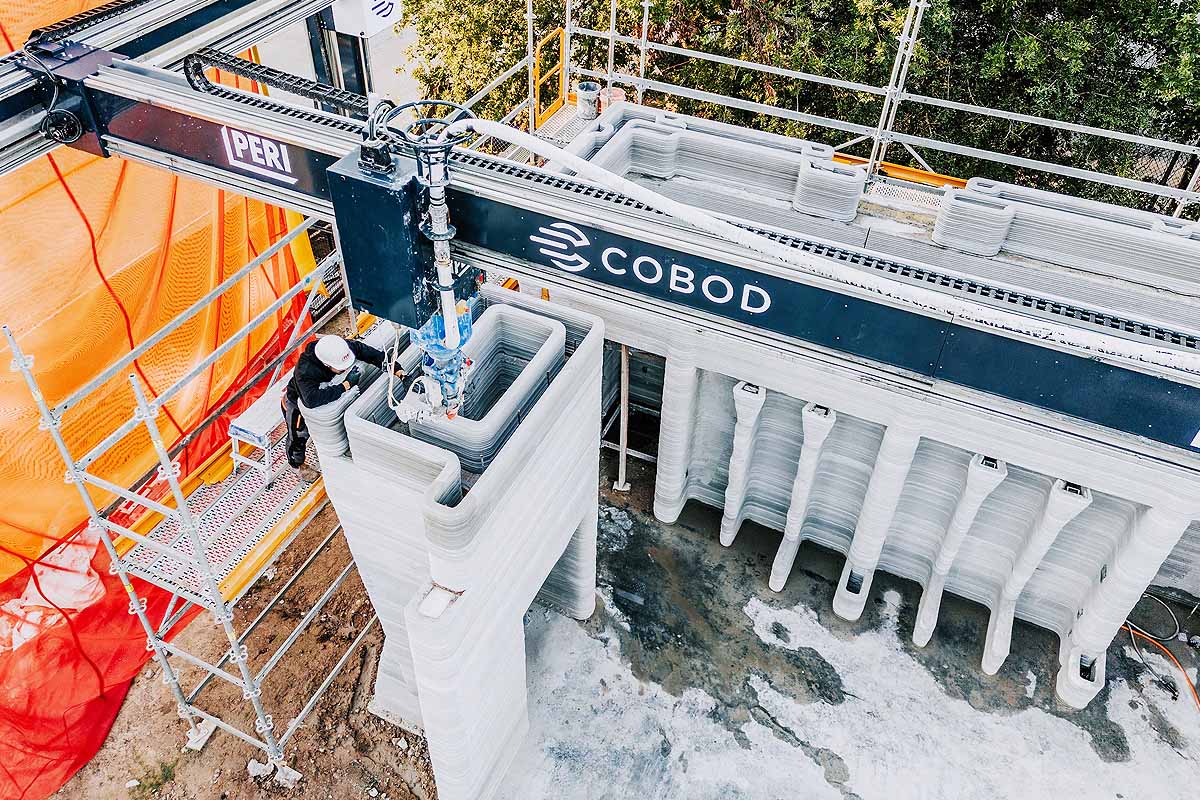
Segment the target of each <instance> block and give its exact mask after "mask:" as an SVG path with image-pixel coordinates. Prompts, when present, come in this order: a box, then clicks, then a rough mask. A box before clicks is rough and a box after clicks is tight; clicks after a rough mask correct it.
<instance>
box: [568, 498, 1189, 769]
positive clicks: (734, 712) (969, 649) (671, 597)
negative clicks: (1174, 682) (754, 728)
mask: <svg viewBox="0 0 1200 800" xmlns="http://www.w3.org/2000/svg"><path fill="white" fill-rule="evenodd" d="M608 499H609V500H611V501H616V502H620V500H621V499H622V496H621V495H610V496H609V498H608ZM635 502H636V501H635ZM647 506H648V504H647ZM614 515H615V516H614ZM719 521H720V513H719V512H718V511H716V510H715V509H710V508H707V507H705V506H703V505H700V504H698V503H694V502H693V503H689V505H688V507H687V508H686V509H685V511H684V513H683V515H682V516H681V519H680V520H679V522H678V523H677V524H675V525H669V526H668V525H662V524H661V523H658V522H657V521H656V520H654V519H653V517H652V516H651V515H650V514H649V513H648V512H647V511H643V510H641V509H640V508H638V507H624V508H611V510H609V511H606V512H605V514H604V515H602V520H601V536H600V539H601V552H600V580H599V582H600V584H601V587H602V590H603V591H606V594H607V597H608V598H611V604H612V608H611V609H609V611H611V612H612V613H614V614H615V615H618V616H619V617H620V618H622V619H623V620H624V621H625V622H626V623H627V624H628V629H624V628H620V627H619V626H618V629H617V635H618V636H619V638H620V644H621V649H622V653H623V654H624V656H625V657H627V658H628V659H629V662H630V666H631V669H632V671H633V673H634V674H635V675H636V676H637V677H638V678H640V679H642V680H647V681H653V682H655V683H658V684H660V685H661V686H662V687H663V688H664V689H665V690H666V691H668V692H670V693H671V694H673V695H675V696H679V695H680V694H681V693H682V692H683V691H685V690H686V689H688V688H691V687H695V688H698V689H701V690H703V691H704V692H706V693H708V694H709V695H711V696H712V697H713V698H715V699H716V700H717V707H716V710H714V712H713V716H714V719H716V720H717V721H719V722H720V723H721V724H722V725H723V726H724V727H725V728H726V729H727V730H729V731H730V733H731V734H732V735H733V736H734V737H735V738H736V739H737V740H738V741H739V743H741V744H742V745H743V747H746V746H748V742H747V741H746V740H745V736H744V734H743V733H742V732H741V728H742V726H744V725H745V723H746V722H747V721H749V720H755V721H757V722H759V723H760V724H762V725H764V726H765V727H767V728H769V729H770V730H772V731H773V732H774V733H775V734H776V736H778V737H780V738H783V739H785V740H788V741H790V742H791V743H792V744H793V745H794V746H796V747H798V748H799V749H801V750H803V751H804V752H805V753H806V754H807V755H808V756H809V758H811V759H813V760H814V761H816V762H817V763H819V764H821V765H822V766H823V767H825V768H826V779H827V781H828V782H829V783H830V784H831V785H833V786H837V787H838V788H842V784H844V783H845V782H846V780H847V778H846V777H843V776H842V774H841V773H842V771H843V770H844V769H845V765H844V763H843V764H842V766H841V767H838V766H837V765H838V763H839V762H841V758H840V757H839V756H838V755H837V754H836V753H832V752H828V751H827V752H820V751H819V750H818V749H815V748H811V747H810V746H808V745H806V743H805V742H804V740H803V736H801V735H799V734H797V733H796V732H793V731H789V730H787V729H786V726H780V725H779V724H778V723H775V722H773V721H772V719H771V718H770V716H769V715H768V714H766V712H765V710H764V709H763V708H762V707H761V706H760V705H759V704H758V702H757V700H756V695H755V692H754V691H753V690H752V689H751V688H750V686H749V684H748V683H747V681H748V679H749V678H750V677H751V676H759V677H762V678H764V679H766V680H768V681H770V683H771V684H772V686H773V688H775V689H776V690H777V691H778V692H780V693H782V694H784V695H787V696H789V697H790V698H792V699H793V700H794V701H796V702H798V703H815V702H820V703H827V704H831V705H836V704H839V703H842V702H843V701H844V700H845V698H846V697H847V696H848V693H847V691H846V689H845V687H844V685H843V682H842V678H841V676H840V675H839V674H838V673H837V671H836V670H835V669H834V668H833V667H832V666H831V665H830V664H829V663H828V662H827V661H826V660H825V659H824V658H823V657H822V656H821V654H820V653H819V652H817V651H816V650H814V649H812V648H807V647H803V646H802V647H799V648H798V649H796V650H787V649H784V648H781V647H774V646H771V645H769V644H767V643H765V642H763V641H762V640H761V639H759V637H758V636H757V635H756V634H755V633H754V631H753V629H752V626H751V624H750V623H749V621H748V620H747V618H746V616H745V614H744V612H743V609H744V608H745V607H746V604H747V603H748V602H749V601H750V599H751V598H755V597H757V598H759V599H760V600H761V601H762V602H764V603H767V604H769V605H771V606H773V607H780V608H784V607H793V606H796V605H804V606H806V607H808V608H811V609H813V610H814V611H815V612H816V614H817V616H818V619H819V621H820V623H821V625H822V626H823V627H825V628H826V629H827V630H828V631H829V632H830V633H831V634H833V635H834V636H836V637H838V638H842V639H846V638H849V637H853V636H856V635H860V634H862V633H863V632H864V631H868V630H872V629H875V628H878V627H879V625H880V624H881V622H882V614H883V613H884V612H885V609H884V608H883V606H884V604H883V601H882V597H883V595H884V593H885V592H887V591H888V590H895V591H898V592H899V593H900V594H901V595H902V596H903V598H904V602H903V603H902V604H901V606H900V609H899V611H898V619H897V620H896V625H897V628H898V632H899V636H900V640H901V642H902V645H903V650H904V652H905V653H906V654H907V655H909V656H911V657H912V658H913V659H914V660H915V661H916V662H917V663H919V664H921V665H922V666H923V667H924V668H925V669H926V670H927V671H928V672H929V673H930V675H932V676H933V677H934V679H935V680H936V682H937V684H938V686H939V687H940V688H941V691H942V692H943V693H944V694H945V695H946V696H947V697H951V698H956V699H962V700H964V701H966V702H967V703H969V704H970V705H971V706H972V707H973V708H975V709H977V710H979V711H981V712H985V713H989V714H1001V715H1004V714H1014V713H1017V712H1019V711H1022V710H1025V709H1029V708H1034V707H1036V708H1039V709H1041V710H1043V711H1045V712H1046V713H1049V714H1052V715H1054V716H1056V717H1059V718H1062V719H1064V720H1067V721H1069V722H1070V723H1071V724H1073V725H1075V726H1077V727H1078V728H1080V729H1081V730H1083V731H1084V732H1086V733H1087V735H1088V737H1089V742H1090V745H1091V748H1092V749H1093V750H1094V751H1095V753H1096V754H1097V755H1098V756H1099V757H1100V758H1101V759H1102V760H1104V761H1107V762H1121V761H1126V760H1128V759H1129V757H1130V750H1129V741H1128V737H1127V736H1126V732H1125V731H1124V730H1123V729H1122V727H1121V726H1120V725H1119V724H1117V723H1115V722H1113V721H1112V720H1111V719H1109V717H1108V715H1107V713H1106V707H1107V701H1108V696H1109V692H1110V691H1111V680H1112V679H1113V678H1114V677H1124V678H1126V680H1128V681H1129V682H1130V683H1131V685H1135V686H1136V685H1138V680H1139V677H1140V675H1141V673H1142V671H1143V670H1144V669H1145V668H1144V667H1143V666H1142V665H1141V664H1139V663H1137V662H1136V661H1135V660H1134V659H1133V658H1132V657H1131V656H1128V655H1127V654H1126V653H1125V651H1124V649H1123V648H1121V647H1112V648H1110V649H1109V654H1108V664H1107V669H1108V674H1109V678H1110V687H1106V689H1105V690H1104V692H1103V693H1102V694H1101V695H1100V697H1098V698H1097V699H1096V700H1095V701H1094V702H1093V703H1092V704H1091V705H1090V706H1089V707H1088V708H1087V709H1084V710H1082V711H1076V710H1074V709H1069V708H1066V707H1063V706H1061V705H1060V704H1059V703H1058V701H1057V700H1056V698H1055V695H1054V677H1055V673H1056V672H1057V669H1058V663H1057V652H1058V640H1057V637H1056V636H1054V635H1053V634H1051V633H1050V632H1048V631H1045V630H1043V629H1040V628H1036V627H1033V626H1029V625H1026V624H1024V623H1021V622H1019V621H1018V623H1017V625H1016V629H1015V630H1014V635H1013V649H1012V654H1011V656H1010V657H1009V659H1008V660H1007V661H1006V662H1005V665H1004V667H1003V668H1002V669H1001V671H1000V672H999V673H998V674H997V675H995V676H988V675H985V674H984V673H983V672H982V670H981V669H980V666H979V660H980V657H981V654H982V647H983V641H984V638H985V634H986V629H987V610H986V609H985V608H983V607H981V606H978V605H976V604H973V603H971V602H969V601H966V600H963V599H961V598H958V597H954V596H952V595H949V594H947V595H946V597H945V599H944V602H943V607H942V614H941V622H940V623H939V626H938V628H937V631H936V632H935V634H934V637H933V640H932V641H931V642H930V644H929V645H928V646H926V647H925V648H917V647H915V646H914V645H913V644H912V642H911V634H912V629H913V625H914V622H915V616H916V608H917V603H918V601H919V598H920V587H919V586H918V585H917V584H915V583H912V582H909V581H904V580H901V579H898V578H895V577H893V576H890V575H887V574H885V573H879V574H878V576H877V578H876V580H875V583H874V586H873V587H872V601H871V602H870V603H868V606H867V610H866V612H864V614H863V616H862V618H861V619H860V620H858V621H856V622H853V623H850V622H846V621H844V620H841V619H840V618H837V617H836V616H835V615H834V614H833V612H832V607H831V601H832V597H833V590H834V586H835V581H836V579H837V577H838V575H839V572H840V569H841V565H842V556H841V555H839V554H836V553H832V552H830V551H826V550H824V549H822V548H818V547H815V546H813V545H811V544H809V543H805V545H804V546H803V547H802V549H801V551H800V554H799V557H798V558H797V566H796V568H795V569H794V570H793V573H792V576H791V578H790V580H789V582H788V584H787V587H786V588H785V590H784V591H783V592H781V593H779V594H775V593H773V592H771V591H770V590H769V589H768V588H767V586H766V578H767V576H768V575H769V573H770V566H771V561H772V559H773V557H774V552H775V548H776V547H777V546H778V537H779V534H778V533H777V532H775V531H769V530H766V529H763V528H761V527H759V526H757V525H754V524H750V523H748V524H746V525H744V526H743V529H742V531H741V533H740V534H739V536H738V539H737V540H736V541H735V543H734V545H733V546H732V547H730V548H723V547H721V545H720V544H719V542H718V540H717V532H718V530H719ZM589 627H590V628H591V629H592V633H593V635H598V634H599V632H600V628H602V627H607V626H606V624H605V622H604V621H603V620H602V619H601V618H600V615H598V616H597V617H596V618H594V619H593V621H592V622H591V623H589ZM772 633H773V634H774V635H775V636H776V637H777V638H778V639H779V640H780V641H783V642H785V643H787V641H788V640H787V639H786V638H785V637H786V636H787V635H788V631H787V630H786V629H785V628H784V627H783V626H780V625H776V626H774V627H772ZM1031 676H1032V677H1031ZM1031 685H1032V687H1033V688H1032V690H1031V689H1030V687H1031ZM1142 702H1143V703H1145V704H1146V706H1147V707H1146V713H1147V715H1148V718H1149V719H1150V721H1151V726H1152V727H1153V728H1154V730H1155V731H1156V732H1157V733H1158V735H1159V737H1160V739H1161V740H1162V741H1164V742H1166V743H1167V744H1168V745H1170V746H1171V747H1173V748H1174V749H1176V750H1182V749H1183V747H1185V746H1186V744H1187V743H1186V742H1185V741H1183V740H1182V737H1181V735H1180V734H1179V732H1178V731H1176V730H1174V729H1173V728H1172V727H1171V726H1170V724H1169V723H1168V722H1167V721H1166V719H1165V717H1163V715H1162V714H1161V713H1158V712H1157V711H1156V709H1155V708H1153V703H1151V702H1150V701H1148V700H1143V701H1142ZM1155 719H1158V720H1159V721H1160V723H1161V724H1158V725H1155V724H1154V720H1155ZM793 738H794V741H792V739H793Z"/></svg>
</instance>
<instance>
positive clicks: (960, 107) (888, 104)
mask: <svg viewBox="0 0 1200 800" xmlns="http://www.w3.org/2000/svg"><path fill="white" fill-rule="evenodd" d="M654 2H655V0H642V3H641V6H642V8H641V11H642V13H641V24H640V30H639V31H638V32H637V35H636V36H631V35H628V34H625V33H621V32H620V31H619V29H618V24H617V17H618V13H619V8H618V4H617V3H616V2H615V0H613V2H611V3H608V4H607V5H608V25H607V27H606V28H604V29H590V28H586V27H582V26H580V25H578V24H576V20H575V18H574V11H575V4H574V3H573V2H572V0H566V2H565V4H564V17H563V26H562V27H561V28H559V29H558V30H557V31H555V32H552V34H551V36H553V35H554V34H560V35H561V36H562V38H563V42H562V45H561V52H562V53H563V62H564V63H563V65H562V67H561V75H562V80H563V83H564V89H563V93H564V94H566V93H567V92H569V91H570V84H571V80H572V79H573V78H575V77H585V78H591V79H594V80H598V81H601V82H602V83H603V84H604V85H605V86H606V87H608V88H612V87H617V86H626V87H630V88H632V89H633V90H634V93H635V95H634V99H635V100H636V102H638V103H642V102H643V101H644V98H645V95H646V93H648V92H650V93H655V94H657V95H660V96H666V97H676V98H684V99H689V100H695V101H700V102H705V103H712V104H714V105H718V106H723V107H725V108H729V109H734V110H739V111H745V112H749V113H753V114H762V115H766V116H771V117H776V118H779V119H785V120H792V121H796V122H801V123H804V124H807V125H812V126H816V127H819V128H824V129H826V130H830V131H837V132H841V133H844V134H848V135H849V136H850V138H849V139H847V140H845V141H843V142H841V143H840V144H837V145H836V146H835V148H834V149H835V150H838V151H840V152H844V151H845V150H846V149H847V148H850V147H852V146H854V145H857V144H860V143H863V142H869V143H870V147H869V151H870V156H869V157H868V158H866V159H863V163H864V165H865V167H866V168H867V172H868V178H869V179H870V180H871V181H872V182H875V183H883V182H886V181H889V180H891V179H889V178H888V177H886V175H885V171H886V170H887V169H888V168H890V167H894V166H895V165H888V164H884V163H883V162H884V158H885V156H886V155H887V150H888V147H889V145H891V144H893V143H895V144H898V145H900V146H901V147H903V148H904V150H905V152H906V153H907V154H908V155H909V156H911V157H912V158H913V160H914V161H915V162H916V163H917V164H918V165H920V167H921V169H923V170H925V171H926V172H929V173H933V174H934V175H935V176H936V170H935V169H933V168H931V166H930V162H931V161H934V162H935V164H934V166H936V159H935V158H934V156H935V154H938V153H946V154H952V155H957V156H964V157H969V158H973V159H978V160H980V161H984V162H991V163H995V164H1003V165H1006V166H1008V167H1013V168H1017V169H1023V170H1029V171H1033V172H1040V173H1045V174H1049V175H1056V176H1059V177H1062V178H1071V179H1076V180H1079V181H1084V182H1087V183H1093V184H1100V185H1103V186H1108V187H1112V188H1115V189H1122V190H1128V191H1131V192H1136V193H1139V195H1140V196H1142V197H1145V196H1150V197H1151V198H1159V199H1162V200H1164V201H1166V202H1170V203H1173V205H1174V208H1173V209H1172V210H1173V213H1174V215H1175V216H1176V217H1179V216H1182V214H1183V213H1184V211H1185V209H1187V208H1188V207H1189V206H1195V205H1197V204H1200V144H1186V143H1181V142H1172V141H1168V140H1165V139H1160V138H1156V137H1153V136H1143V135H1140V134H1134V133H1127V132H1124V131H1114V130H1108V129H1106V128H1098V127H1094V126H1090V125H1081V124H1078V123H1073V122H1067V121H1064V120H1058V119H1051V118H1049V117H1038V116H1033V115H1029V114H1021V113H1017V112H1013V111H1005V110H1002V109H996V108H989V107H987V106H980V105H973V104H969V103H959V102H955V101H952V100H946V99H942V98H937V97H928V96H925V95H921V94H916V93H913V92H909V91H907V89H906V82H907V79H908V73H909V67H910V66H911V64H912V59H913V55H914V53H915V50H916V46H917V43H918V42H919V40H920V30H921V23H922V21H923V18H924V13H925V10H926V9H927V8H928V6H929V0H910V2H909V7H908V10H907V12H906V16H905V20H904V25H903V29H902V30H901V33H900V36H899V37H898V41H897V47H896V53H895V56H894V59H893V62H892V68H891V74H890V78H889V81H888V83H887V85H885V86H874V85H870V84H866V83H860V82H856V81H849V80H843V79H840V78H833V77H829V76H825V75H817V74H813V73H809V72H803V71H800V70H795V69H789V68H785V67H777V66H774V65H770V64H760V63H757V62H753V61H746V60H743V59H739V58H731V57H729V56H723V55H718V54H715V53H706V52H703V51H700V50H691V49H688V48H685V47H678V46H675V45H670V44H665V43H662V42H656V41H654V40H652V39H651V38H650V32H649V26H650V11H651V8H652V6H653V4H654ZM526 13H527V14H528V13H529V10H528V7H527V11H526ZM526 36H527V46H526V55H525V57H524V58H522V59H520V60H519V61H518V62H517V63H516V64H514V65H513V66H512V67H511V68H509V70H507V71H505V72H504V73H502V74H501V75H500V76H499V77H498V78H496V80H494V81H492V82H491V83H489V84H488V85H487V86H485V87H483V88H482V89H481V90H480V91H479V92H477V93H476V94H475V95H474V96H472V97H471V98H470V99H469V100H468V101H467V102H466V104H465V105H466V106H467V107H468V108H471V107H473V106H475V105H476V104H478V103H479V102H480V101H482V100H483V99H484V98H485V97H487V96H488V95H489V94H491V92H493V91H495V90H496V89H497V88H499V87H500V86H501V85H502V84H504V83H505V82H507V81H508V80H509V79H511V78H512V77H513V76H514V75H515V74H516V73H517V72H519V71H520V70H521V69H522V68H524V69H527V70H528V71H529V74H528V76H526V79H527V83H528V86H529V87H530V88H529V91H528V97H526V98H525V99H523V100H522V101H521V102H520V103H519V104H518V105H517V106H516V107H514V108H513V109H512V110H511V111H510V112H509V113H508V114H506V115H505V116H504V117H503V119H502V120H501V121H502V122H506V123H508V122H512V121H513V120H514V119H516V117H517V116H518V115H519V114H520V112H521V111H523V110H525V109H526V108H529V109H530V110H531V113H530V117H531V118H533V119H538V120H539V121H538V122H537V123H536V128H537V129H538V130H537V133H538V135H540V136H543V138H546V139H549V140H552V141H553V140H556V139H558V138H560V137H558V136H556V132H557V131H558V130H559V129H562V128H564V127H567V126H568V124H567V123H564V121H563V120H553V121H551V120H546V121H542V120H544V116H543V109H542V108H540V105H539V101H538V98H537V97H536V92H535V91H534V87H536V86H537V85H539V82H540V81H542V80H544V79H545V78H546V77H548V76H549V75H548V73H547V74H543V72H542V69H541V65H540V64H539V63H538V47H539V45H538V44H537V32H536V31H535V30H534V29H533V26H532V24H529V25H527V31H526ZM576 37H584V38H591V39H596V40H599V41H600V42H601V43H602V44H603V48H602V50H601V59H602V60H603V61H604V62H605V63H604V64H602V65H600V67H601V68H599V69H594V68H589V67H585V66H582V65H580V64H578V63H576V61H575V59H574V57H575V55H576V53H577V49H576V47H575V39H576ZM549 38H550V37H549V36H548V37H547V39H544V40H542V41H548V40H549ZM618 44H620V45H626V46H629V47H631V48H636V51H637V55H636V65H632V64H633V62H632V60H631V62H630V63H631V66H630V70H632V71H623V70H622V68H621V67H620V66H619V64H618V63H617V62H618V59H617V58H616V46H617V45H618ZM654 53H662V54H667V55H673V56H679V57H683V58H688V59H696V60H700V61H707V62H709V63H713V64H721V65H724V66H729V67H735V68H738V69H746V70H751V71H753V72H757V73H759V74H762V75H764V76H767V75H770V76H775V77H780V78H789V79H794V80H798V81H803V82H805V83H807V84H810V85H814V86H827V87H833V88H838V89H843V90H848V91H852V92H857V93H860V94H863V95H872V96H874V97H876V98H878V102H879V103H880V113H879V118H878V122H877V123H876V124H873V125H863V124H860V123H856V122H850V121H846V120H840V119H832V118H830V117H824V116H820V115H816V114H811V113H806V112H804V111H801V110H799V108H796V109H792V108H785V107H782V106H776V105H769V104H766V103H761V102H756V101H751V100H745V99H742V98H737V97H730V96H728V95H723V94H718V93H715V92H709V91H705V90H703V89H699V88H695V87H689V86H681V85H678V84H674V83H667V82H664V81H659V80H653V79H651V78H647V77H646V71H647V63H648V59H649V58H650V57H651V56H652V55H653V54H654ZM902 104H913V105H918V106H930V107H937V108H944V109H949V110H953V111H958V112H962V113H965V114H974V115H978V116H982V117H991V118H996V119H1003V120H1008V121H1010V122H1014V123H1021V124H1027V125H1035V126H1040V127H1044V128H1049V129H1052V130H1057V131H1064V132H1069V133H1072V134H1075V135H1078V136H1083V137H1090V138H1094V139H1101V140H1109V141H1117V142H1125V143H1127V144H1130V145H1133V146H1136V147H1140V148H1144V149H1145V150H1147V151H1154V152H1157V153H1158V154H1159V155H1161V156H1164V157H1173V160H1172V164H1175V163H1176V162H1177V161H1178V160H1179V159H1180V158H1183V159H1185V160H1184V161H1183V165H1182V166H1179V167H1178V168H1177V169H1175V172H1181V171H1182V172H1187V170H1188V169H1190V167H1188V164H1189V161H1188V160H1189V159H1190V160H1194V161H1195V162H1196V166H1195V167H1194V169H1192V171H1191V172H1190V174H1188V175H1183V178H1184V179H1182V180H1179V181H1178V183H1179V185H1177V186H1175V185H1169V183H1168V182H1167V180H1166V179H1167V178H1172V175H1173V174H1174V173H1172V174H1169V175H1166V176H1165V177H1164V179H1163V182H1155V181H1153V180H1147V179H1145V176H1143V177H1142V178H1132V177H1126V176H1123V175H1117V174H1115V173H1112V172H1106V171H1104V167H1103V165H1088V166H1086V167H1079V166H1072V165H1070V164H1060V163H1054V162H1050V161H1044V160H1040V159H1034V158H1027V157H1025V156H1021V155H1017V154H1013V153H1004V152H999V151H993V150H986V149H981V148H976V147H970V146H967V145H963V144H958V143H955V142H953V141H945V140H941V139H931V138H928V137H922V136H916V135H914V134H910V133H904V132H901V131H900V130H897V124H896V122H897V118H898V116H900V114H899V110H900V108H901V106H902ZM573 115H574V111H573V109H572V108H571V107H569V106H568V107H565V108H564V109H562V110H561V111H560V112H559V113H558V114H556V115H555V116H556V117H561V116H573ZM530 127H531V129H532V128H533V126H532V125H531V126H530ZM486 140H487V139H486V137H485V138H483V139H481V140H479V141H477V142H476V143H475V144H474V145H472V147H478V146H480V145H482V143H483V142H484V141H486ZM510 155H512V156H513V157H514V158H515V159H516V160H521V158H520V157H521V156H522V155H524V154H523V153H521V152H520V151H515V152H514V153H512V154H510ZM910 172H911V170H910ZM964 177H970V176H964ZM1176 177H1178V176H1176ZM1173 180H1174V179H1173ZM1168 213H1170V212H1168Z"/></svg>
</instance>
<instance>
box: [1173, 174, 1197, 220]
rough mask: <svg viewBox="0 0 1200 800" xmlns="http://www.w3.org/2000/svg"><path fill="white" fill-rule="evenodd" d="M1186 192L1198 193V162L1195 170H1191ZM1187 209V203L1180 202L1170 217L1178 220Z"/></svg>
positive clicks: (1185, 201) (1184, 201)
mask: <svg viewBox="0 0 1200 800" xmlns="http://www.w3.org/2000/svg"><path fill="white" fill-rule="evenodd" d="M1187 190H1188V191H1189V192H1195V191H1200V160H1198V161H1197V162H1196V169H1194V170H1192V177H1191V179H1190V180H1188V182H1187ZM1187 207H1188V201H1187V200H1180V201H1179V204H1178V205H1177V206H1175V213H1174V214H1172V215H1171V216H1173V217H1175V219H1179V218H1180V217H1182V216H1183V212H1184V209H1186V208H1187Z"/></svg>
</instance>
